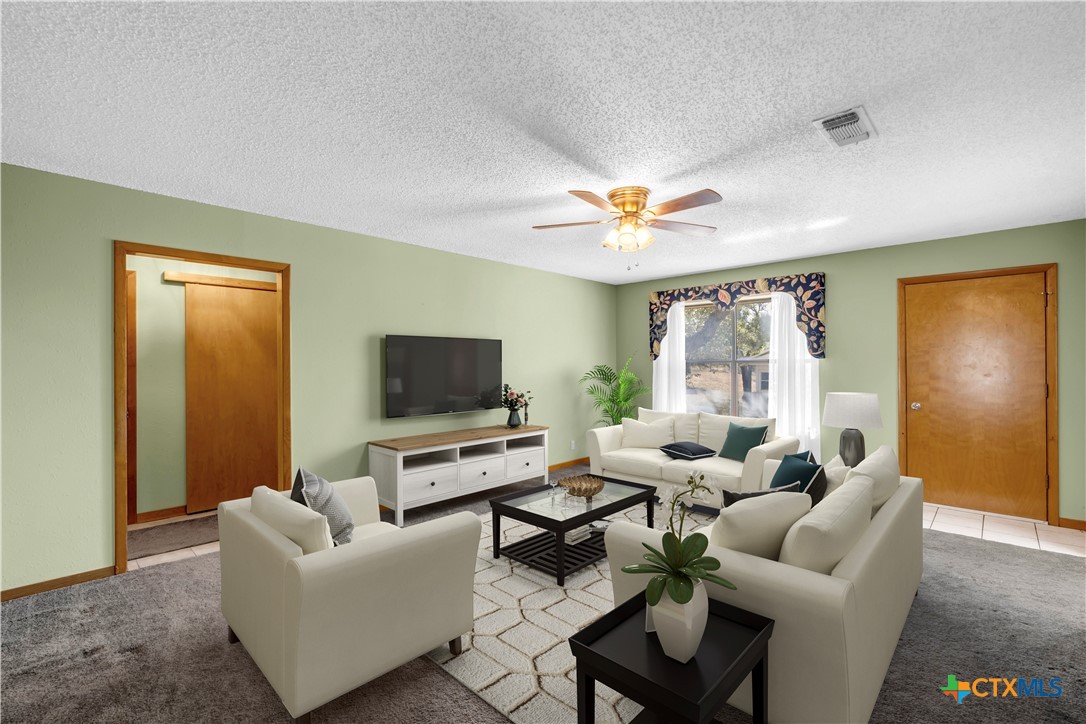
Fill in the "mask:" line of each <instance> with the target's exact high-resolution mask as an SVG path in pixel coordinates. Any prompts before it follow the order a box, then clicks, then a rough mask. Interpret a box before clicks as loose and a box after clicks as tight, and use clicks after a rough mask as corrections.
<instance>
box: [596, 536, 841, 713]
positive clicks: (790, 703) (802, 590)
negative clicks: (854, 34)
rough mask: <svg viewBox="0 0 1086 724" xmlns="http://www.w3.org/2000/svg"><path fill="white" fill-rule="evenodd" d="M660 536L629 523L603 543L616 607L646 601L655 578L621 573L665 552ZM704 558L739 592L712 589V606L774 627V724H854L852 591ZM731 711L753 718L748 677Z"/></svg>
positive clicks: (807, 574)
mask: <svg viewBox="0 0 1086 724" xmlns="http://www.w3.org/2000/svg"><path fill="white" fill-rule="evenodd" d="M661 533H662V531H659V530H652V529H649V528H645V527H643V526H638V525H634V524H633V523H629V522H626V521H619V522H616V523H612V524H611V525H610V526H609V527H608V529H607V532H606V533H605V537H604V542H605V543H606V546H607V560H608V563H609V565H610V567H611V585H612V588H613V591H614V597H615V603H616V604H618V603H621V602H623V601H626V600H628V599H629V598H630V596H634V595H641V592H642V591H643V590H644V588H645V585H646V584H647V583H648V581H649V579H650V578H651V576H648V575H639V574H630V573H623V572H622V571H621V568H622V566H624V565H628V564H631V563H644V560H643V558H642V554H644V553H645V549H644V548H643V547H642V545H641V544H642V543H643V542H644V543H648V544H649V545H652V546H656V547H658V545H659V543H660V536H661ZM705 555H707V556H714V557H716V558H717V559H718V560H719V561H720V570H719V571H717V573H718V574H719V575H721V576H723V577H724V578H726V579H728V580H729V581H731V582H732V583H734V584H735V585H736V587H737V590H735V591H730V590H727V589H725V588H721V587H720V586H717V585H715V584H706V590H707V591H708V593H709V596H710V598H713V599H716V600H719V601H723V602H725V603H729V604H731V605H733V606H738V607H739V608H742V609H745V610H747V611H751V612H753V613H757V614H760V615H762V616H766V617H768V618H771V619H773V620H774V626H773V635H772V636H771V637H770V639H769V692H770V694H769V695H770V700H769V711H768V718H769V721H774V722H796V721H803V722H844V721H850V719H849V716H848V714H849V679H848V673H849V669H848V664H849V657H850V650H851V648H853V647H854V646H855V640H856V639H857V638H859V636H858V631H857V630H856V628H855V619H856V598H855V592H854V589H853V586H852V583H851V582H850V581H846V580H843V579H840V578H835V577H833V576H827V575H824V574H821V573H815V572H814V571H808V570H804V569H802V568H797V567H795V566H789V565H786V564H784V563H780V562H778V561H773V560H767V559H764V558H758V557H757V556H752V555H748V554H746V553H739V552H737V551H733V550H729V549H726V548H720V547H718V546H713V545H710V546H709V548H708V550H707V551H706V553H705ZM729 703H731V704H732V705H733V706H737V707H738V708H740V709H742V710H743V711H745V712H747V713H750V712H751V711H752V709H751V699H750V680H749V677H747V679H746V680H745V681H744V683H743V684H741V685H740V687H739V689H737V690H736V693H735V694H733V695H732V697H731V699H729Z"/></svg>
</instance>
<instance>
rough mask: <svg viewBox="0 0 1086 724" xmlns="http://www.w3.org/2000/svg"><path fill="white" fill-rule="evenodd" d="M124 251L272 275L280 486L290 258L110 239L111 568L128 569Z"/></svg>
mask: <svg viewBox="0 0 1086 724" xmlns="http://www.w3.org/2000/svg"><path fill="white" fill-rule="evenodd" d="M129 256H149V257H155V258H159V259H174V260H177V261H189V262H197V263H201V264H213V265H216V266H228V267H236V268H239V269H254V270H256V271H263V272H271V273H273V274H275V276H276V282H275V284H276V293H277V296H278V317H279V318H278V322H277V329H276V332H277V334H276V337H277V340H276V343H277V345H278V348H279V350H278V352H279V420H278V429H279V434H278V435H277V440H278V443H279V455H278V457H279V487H280V489H281V490H286V488H287V487H288V486H289V484H290V470H291V463H290V440H291V436H290V264H283V263H281V262H271V261H261V260H259V259H246V258H244V257H239V256H227V255H224V254H211V253H208V252H202V251H190V250H188V249H173V248H169V247H165V246H151V245H149V244H136V243H133V242H128V241H120V240H114V242H113V556H114V558H113V572H114V573H115V574H116V573H124V572H125V571H127V570H128V419H127V418H128V415H127V402H128V383H129V380H128V364H127V361H128V282H127V279H128V276H127V271H128V269H127V261H128V257H129Z"/></svg>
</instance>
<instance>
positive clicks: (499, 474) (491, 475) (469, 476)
mask: <svg viewBox="0 0 1086 724" xmlns="http://www.w3.org/2000/svg"><path fill="white" fill-rule="evenodd" d="M504 478H505V458H504V457H498V458H493V459H491V460H480V461H478V462H474V463H464V464H463V465H461V466H460V489H461V490H465V489H467V488H474V487H475V486H476V485H490V484H492V483H495V482H497V481H499V480H503V479H504Z"/></svg>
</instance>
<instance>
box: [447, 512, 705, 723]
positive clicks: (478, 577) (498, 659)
mask: <svg viewBox="0 0 1086 724" xmlns="http://www.w3.org/2000/svg"><path fill="white" fill-rule="evenodd" d="M479 518H480V520H481V521H482V524H483V535H482V540H481V541H480V546H479V557H478V559H477V560H476V563H475V628H474V630H473V631H472V633H470V634H468V635H467V636H466V637H465V641H464V651H463V653H462V654H460V655H459V656H456V657H453V656H452V655H451V654H449V650H448V648H447V647H444V646H443V647H440V648H438V649H434V650H433V651H431V652H430V653H429V656H430V658H431V659H433V660H434V661H435V662H437V663H438V664H440V665H441V666H442V668H444V669H445V670H446V671H447V672H449V673H450V674H452V675H453V676H454V677H455V678H456V679H457V680H459V681H460V682H461V683H462V684H464V685H465V686H467V687H468V688H470V689H471V690H472V691H474V692H475V693H476V694H478V695H479V696H480V697H481V698H482V699H483V700H484V701H486V702H487V703H489V704H490V705H491V706H493V707H494V708H495V709H497V710H498V711H500V712H502V713H503V714H505V715H506V716H507V717H509V719H510V720H511V721H513V722H516V723H517V724H521V723H523V724H566V723H567V722H576V721H577V686H576V681H577V679H576V660H575V659H574V658H573V654H572V653H570V649H569V643H568V642H567V639H568V638H569V637H570V636H571V635H573V634H574V633H576V632H578V631H580V630H581V629H582V628H584V627H585V626H587V625H588V624H590V623H592V622H593V621H595V620H596V619H597V618H599V617H600V616H601V615H602V614H604V613H607V612H608V611H610V610H611V609H612V608H614V606H613V604H612V600H611V599H612V590H611V571H610V569H609V568H608V565H607V559H606V558H604V559H602V560H600V561H598V562H596V563H595V564H593V565H590V566H587V567H585V568H582V569H581V570H580V571H577V572H576V573H574V574H573V575H570V576H566V585H565V586H564V587H561V588H559V587H558V585H557V584H556V583H555V580H554V577H553V576H548V575H547V574H546V573H544V572H542V571H537V570H535V569H534V568H529V567H528V566H526V565H524V564H522V563H517V562H516V561H510V560H509V559H508V558H505V557H502V558H500V559H497V560H495V558H494V554H493V529H492V527H491V516H490V515H480V516H479ZM654 518H655V523H656V528H658V529H660V530H661V531H663V530H666V528H667V513H666V511H665V509H664V508H663V507H661V506H660V505H657V506H656V511H655V513H654ZM609 520H612V521H616V520H629V521H631V522H633V523H636V524H637V525H645V507H644V506H643V505H637V506H635V507H634V508H631V509H628V510H625V511H623V512H621V513H616V514H615V515H612V516H610V517H609ZM712 520H713V518H712V517H711V516H706V515H702V514H701V513H697V512H693V513H687V522H686V526H685V528H686V531H687V532H688V533H689V532H690V531H691V530H695V529H697V528H700V527H701V526H703V525H707V524H708V523H709V522H711V521H712ZM538 532H539V529H538V528H536V527H534V526H531V525H527V524H525V523H520V522H518V521H515V520H510V519H508V518H503V519H502V545H503V546H504V545H506V544H507V543H512V542H514V541H517V540H520V539H522V538H525V537H528V536H531V535H534V534H536V533H538ZM620 575H623V574H621V573H620ZM640 711H641V707H640V706H639V705H638V704H635V703H634V702H632V701H630V700H629V699H626V698H625V697H623V696H622V695H621V694H619V693H617V692H615V691H614V690H612V689H609V688H608V687H606V686H604V685H603V684H600V683H599V682H597V683H596V721H598V722H621V723H622V724H625V723H626V722H629V721H630V720H631V719H633V718H634V717H635V716H636V715H637V714H638V713H639V712H640Z"/></svg>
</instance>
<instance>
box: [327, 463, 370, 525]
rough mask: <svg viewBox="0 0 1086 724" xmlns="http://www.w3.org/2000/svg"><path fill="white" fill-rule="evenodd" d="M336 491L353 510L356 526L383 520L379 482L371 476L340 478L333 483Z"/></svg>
mask: <svg viewBox="0 0 1086 724" xmlns="http://www.w3.org/2000/svg"><path fill="white" fill-rule="evenodd" d="M332 487H334V488H335V489H336V492H337V493H339V494H340V495H341V496H343V501H344V502H345V503H347V507H348V508H350V510H351V518H352V519H353V520H354V524H355V525H356V526H359V525H367V524H369V523H379V522H380V521H381V506H380V504H378V502H377V483H376V482H374V480H373V478H371V477H370V476H368V475H367V476H365V477H361V478H351V479H350V480H340V481H338V482H335V483H332Z"/></svg>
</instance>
